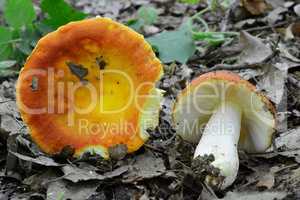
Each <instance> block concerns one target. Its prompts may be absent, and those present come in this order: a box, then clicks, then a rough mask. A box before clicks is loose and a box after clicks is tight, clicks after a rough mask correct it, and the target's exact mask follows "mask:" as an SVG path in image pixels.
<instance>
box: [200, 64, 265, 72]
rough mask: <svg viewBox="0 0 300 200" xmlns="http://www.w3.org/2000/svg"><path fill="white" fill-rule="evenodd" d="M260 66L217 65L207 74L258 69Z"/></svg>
mask: <svg viewBox="0 0 300 200" xmlns="http://www.w3.org/2000/svg"><path fill="white" fill-rule="evenodd" d="M259 66H260V65H259V64H257V63H255V64H241V65H236V64H235V65H228V64H218V65H215V66H214V67H212V68H209V69H205V70H204V71H205V72H211V71H215V70H238V69H249V68H257V67H259Z"/></svg>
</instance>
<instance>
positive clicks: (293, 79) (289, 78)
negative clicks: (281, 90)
mask: <svg viewBox="0 0 300 200" xmlns="http://www.w3.org/2000/svg"><path fill="white" fill-rule="evenodd" d="M288 81H289V82H291V84H293V85H294V86H296V87H298V88H300V81H299V80H297V79H296V78H294V77H293V76H291V75H290V76H288Z"/></svg>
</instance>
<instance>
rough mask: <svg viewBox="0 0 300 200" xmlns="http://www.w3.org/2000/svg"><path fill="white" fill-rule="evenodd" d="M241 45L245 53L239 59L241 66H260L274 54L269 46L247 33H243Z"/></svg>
mask: <svg viewBox="0 0 300 200" xmlns="http://www.w3.org/2000/svg"><path fill="white" fill-rule="evenodd" d="M240 45H241V46H242V47H243V51H242V53H241V55H240V57H239V64H249V65H250V64H259V63H262V62H264V61H265V60H266V59H268V58H269V57H270V56H271V55H272V54H273V52H272V50H271V48H270V47H269V46H267V45H265V44H264V43H263V42H262V41H261V40H260V39H259V38H257V37H255V36H252V35H250V34H249V33H247V32H245V31H241V36H240Z"/></svg>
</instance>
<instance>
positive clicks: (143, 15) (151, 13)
mask: <svg viewBox="0 0 300 200" xmlns="http://www.w3.org/2000/svg"><path fill="white" fill-rule="evenodd" d="M138 17H139V19H141V20H142V21H143V22H144V25H151V24H153V23H155V22H156V21H157V18H158V13H157V10H156V9H155V8H153V7H146V6H142V7H141V8H140V9H139V10H138Z"/></svg>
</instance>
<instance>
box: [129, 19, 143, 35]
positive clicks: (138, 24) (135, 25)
mask: <svg viewBox="0 0 300 200" xmlns="http://www.w3.org/2000/svg"><path fill="white" fill-rule="evenodd" d="M126 25H127V26H129V27H130V28H132V29H133V30H135V31H138V32H139V31H140V30H141V28H142V27H143V26H144V23H143V21H142V20H140V19H130V20H128V21H127V22H126Z"/></svg>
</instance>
